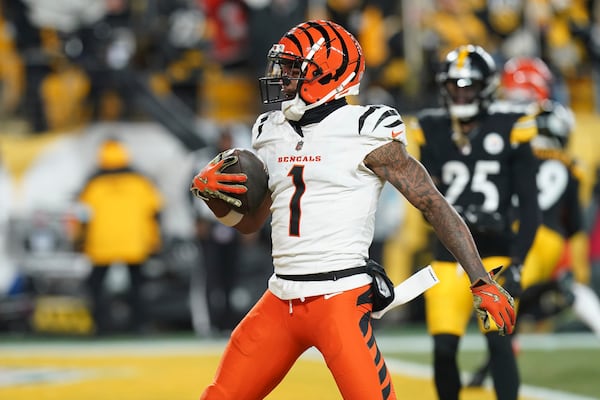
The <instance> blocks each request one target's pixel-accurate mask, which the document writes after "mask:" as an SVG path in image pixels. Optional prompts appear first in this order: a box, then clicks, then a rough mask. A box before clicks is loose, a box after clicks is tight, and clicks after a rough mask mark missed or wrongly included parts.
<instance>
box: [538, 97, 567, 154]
mask: <svg viewBox="0 0 600 400" xmlns="http://www.w3.org/2000/svg"><path fill="white" fill-rule="evenodd" d="M539 108H540V111H539V112H538V114H537V116H536V119H535V121H536V123H537V128H538V135H537V136H536V137H535V138H534V139H533V140H532V145H533V146H534V147H536V148H540V147H542V148H557V149H564V148H566V147H567V144H568V142H569V136H571V132H572V131H573V129H574V127H575V117H574V115H573V112H572V111H571V110H570V109H568V108H567V107H565V106H563V105H562V104H560V103H559V102H557V101H553V100H545V101H542V102H541V103H540V106H539Z"/></svg>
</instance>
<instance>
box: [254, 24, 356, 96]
mask: <svg viewBox="0 0 600 400" xmlns="http://www.w3.org/2000/svg"><path fill="white" fill-rule="evenodd" d="M267 60H268V65H267V71H266V74H265V76H264V77H262V78H260V79H259V82H260V89H261V97H262V101H263V103H265V104H268V103H279V102H282V101H286V100H291V99H292V98H294V97H295V96H296V95H298V96H299V98H300V99H301V100H302V101H303V102H304V103H305V104H307V105H313V104H315V105H319V104H323V103H326V102H328V101H331V100H334V99H339V98H341V97H344V96H348V95H356V94H358V90H359V86H360V80H361V79H362V76H363V73H364V70H365V61H364V57H363V53H362V49H361V47H360V44H359V43H358V41H357V40H356V39H355V38H354V36H353V35H352V34H351V33H349V32H348V31H347V30H346V29H344V28H343V27H341V26H340V25H338V24H336V23H334V22H331V21H325V20H314V21H308V22H304V23H302V24H299V25H297V26H296V27H294V28H292V29H291V30H290V31H289V32H287V33H286V34H285V35H284V36H283V37H282V38H281V39H280V40H279V42H278V43H276V44H274V45H273V47H271V50H270V51H269V53H268V55H267ZM293 80H296V81H298V86H297V90H296V92H294V93H288V92H285V91H284V90H283V87H284V86H287V85H289V84H290V82H291V81H293ZM310 108H312V107H310Z"/></svg>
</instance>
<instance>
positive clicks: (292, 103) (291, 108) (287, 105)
mask: <svg viewBox="0 0 600 400" xmlns="http://www.w3.org/2000/svg"><path fill="white" fill-rule="evenodd" d="M354 75H355V73H354V72H353V73H351V74H350V75H349V76H348V77H347V78H346V79H344V81H343V82H342V83H341V84H340V85H339V86H338V87H336V88H335V89H333V90H332V91H331V92H329V93H327V95H326V96H325V97H323V98H322V99H321V100H319V101H317V102H315V103H312V104H306V103H305V102H304V100H302V99H301V98H300V95H299V94H298V93H296V96H295V97H294V98H293V99H292V100H288V101H284V102H282V103H281V111H282V112H283V115H284V116H285V118H286V119H288V120H290V121H300V118H302V116H303V115H304V113H305V112H306V111H308V110H312V109H313V108H315V107H318V106H320V105H321V104H325V103H326V102H328V101H329V100H331V99H332V98H335V99H339V98H341V97H344V96H347V95H354V94H358V85H355V86H353V87H351V88H349V89H345V88H346V85H348V83H350V81H351V80H352V79H353V78H354Z"/></svg>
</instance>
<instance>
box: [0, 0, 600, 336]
mask: <svg viewBox="0 0 600 400" xmlns="http://www.w3.org/2000/svg"><path fill="white" fill-rule="evenodd" d="M316 18H326V19H331V20H334V21H336V22H338V23H340V24H342V25H343V26H345V27H346V28H347V29H348V30H349V31H350V32H352V33H353V34H355V35H356V37H357V38H358V40H359V42H360V43H361V44H362V46H363V50H364V53H365V58H366V66H367V69H366V76H365V77H364V78H363V81H362V82H363V84H362V87H361V94H360V95H359V97H358V98H356V99H353V100H354V101H355V102H357V103H385V104H388V105H391V106H394V107H396V108H397V109H398V110H399V111H400V112H401V113H402V115H403V116H404V118H405V119H407V118H410V117H411V116H412V115H413V113H415V112H416V111H418V110H420V109H422V108H423V107H428V106H435V105H438V101H439V99H438V90H437V87H436V84H435V72H436V71H437V69H438V64H439V62H440V61H441V60H442V59H443V57H444V56H445V55H446V53H447V52H448V51H449V50H451V49H453V48H455V47H457V46H458V45H461V44H466V43H472V44H478V45H481V46H483V47H484V48H485V49H486V50H487V51H489V52H490V53H491V54H492V55H493V56H494V58H495V60H496V62H497V64H498V66H502V65H503V64H504V63H505V62H506V61H507V60H509V59H510V58H512V57H516V56H531V57H539V58H541V59H543V60H544V61H545V62H546V63H547V64H548V66H549V67H550V68H551V70H552V74H553V85H554V88H553V93H554V96H555V98H556V99H557V100H558V101H560V102H562V103H563V104H565V105H567V106H569V107H571V109H572V110H573V111H574V112H575V115H576V129H575V133H574V135H573V136H574V137H573V140H572V141H571V142H570V145H571V149H570V151H571V152H572V153H573V154H574V156H576V157H578V158H581V159H582V161H583V166H584V168H585V169H586V180H585V182H584V185H583V186H582V194H581V197H582V201H583V202H584V204H585V205H586V207H587V208H588V214H586V221H587V222H588V226H589V232H590V234H592V233H594V234H595V235H596V236H591V237H595V242H594V240H591V241H590V252H589V254H581V255H579V256H580V257H585V258H589V259H590V261H592V263H591V265H592V268H594V269H595V270H596V271H597V272H596V274H595V276H600V272H599V271H600V265H598V263H599V262H600V261H599V260H600V243H599V241H600V234H599V233H598V232H599V231H600V222H598V221H600V219H599V218H598V215H599V214H600V213H598V212H596V211H597V209H598V202H599V201H600V189H598V187H599V186H598V184H597V181H598V179H597V173H596V169H597V168H598V165H600V161H599V160H600V157H598V156H597V155H596V154H595V153H596V150H597V149H598V148H599V147H594V144H598V143H600V142H599V141H598V140H597V139H595V136H594V135H597V133H596V132H595V130H596V129H597V128H596V127H597V126H600V125H597V123H599V122H600V118H599V116H598V114H599V112H600V1H597V0H514V1H505V0H488V1H485V0H462V1H461V0H424V1H408V0H405V1H400V0H86V1H80V0H3V1H0V146H1V147H0V166H1V169H2V177H1V180H0V194H1V198H0V202H1V204H0V225H1V226H2V228H1V234H0V240H1V243H0V331H6V332H17V333H19V332H21V333H22V332H38V333H52V334H76V335H89V334H93V333H99V332H100V331H101V329H99V328H98V326H97V325H98V324H97V322H98V316H97V315H95V312H97V310H94V309H93V307H92V306H91V305H90V304H91V301H90V298H91V293H96V292H94V290H91V289H90V286H89V285H87V284H86V282H87V283H88V284H89V283H90V282H89V278H90V276H91V275H92V274H91V273H90V271H91V270H92V269H95V268H96V267H93V264H94V262H93V261H91V260H92V259H93V257H90V254H89V252H88V251H86V249H85V246H84V245H82V241H83V240H85V239H88V238H89V237H86V236H85V235H83V233H82V232H83V231H84V230H85V228H87V227H88V226H89V223H90V218H91V217H90V215H92V214H91V213H90V209H89V208H86V206H85V205H84V204H82V202H81V198H80V197H78V196H79V195H80V194H81V192H82V191H83V190H84V187H86V186H85V185H86V184H87V183H89V182H90V178H91V177H96V174H97V168H98V167H99V164H98V163H100V159H99V158H98V157H99V156H98V149H99V148H100V147H101V146H102V145H103V144H104V143H106V141H107V140H108V139H111V140H117V141H119V142H120V143H121V144H123V145H124V147H125V151H127V152H128V156H127V157H128V160H129V159H130V161H131V168H132V169H134V170H136V171H137V172H140V173H143V174H144V176H147V177H148V179H149V180H150V181H151V182H152V184H153V185H155V186H156V189H157V190H158V192H159V193H160V196H162V197H163V198H164V201H162V200H161V201H162V204H161V207H160V212H158V213H157V215H152V216H149V217H148V218H156V221H157V222H158V228H157V232H156V233H155V234H156V235H157V239H160V240H158V241H156V242H155V244H157V245H156V246H155V247H154V248H152V249H150V248H148V249H147V252H146V254H145V255H144V257H143V259H137V260H136V261H135V262H134V263H133V264H135V265H137V264H139V265H137V267H136V268H138V271H140V270H141V274H138V273H136V275H135V276H134V275H129V274H127V271H128V269H129V271H130V270H131V268H129V267H128V266H127V265H128V263H127V261H126V260H122V259H121V260H119V259H115V260H108V261H107V260H104V261H103V262H102V263H104V264H110V269H109V268H107V269H106V270H107V271H108V274H107V276H106V277H103V278H106V279H104V281H103V282H101V283H98V282H97V281H96V282H95V285H96V286H95V288H96V289H97V288H98V285H100V286H103V287H104V289H106V293H107V294H106V296H107V297H106V298H105V299H104V300H103V301H104V302H106V305H107V307H105V310H104V311H103V312H104V314H105V315H104V316H103V317H102V318H104V320H106V319H107V320H108V322H106V321H105V323H106V324H107V325H106V329H102V331H104V330H106V331H107V332H118V331H126V330H135V331H136V332H153V331H161V330H179V329H184V330H194V331H195V332H196V333H198V334H200V335H211V334H220V333H226V332H228V331H229V330H231V329H232V328H233V327H234V326H235V324H236V323H237V321H239V319H240V318H241V316H243V315H244V313H245V312H246V311H247V310H248V307H250V305H251V304H253V303H254V301H255V300H256V299H257V298H258V296H259V295H260V294H261V293H262V291H263V290H264V289H265V287H266V280H267V279H266V278H267V277H268V276H269V275H270V273H271V268H272V267H271V260H270V253H269V251H270V248H269V246H270V238H269V232H268V226H265V231H264V232H261V233H260V234H257V235H240V234H239V233H237V232H236V231H235V230H233V229H231V228H228V227H225V226H223V225H221V224H219V223H217V222H216V221H215V220H214V218H212V216H211V214H210V212H207V209H206V208H205V207H204V206H203V204H202V203H201V202H199V201H198V200H196V199H193V198H192V197H191V196H190V194H189V193H188V188H189V182H190V180H191V177H193V175H194V174H195V172H196V171H197V170H198V169H199V168H200V167H201V166H203V165H204V164H205V163H206V162H207V161H208V160H210V159H211V158H212V156H213V155H214V154H216V153H217V152H219V151H221V150H223V149H226V148H229V147H234V146H242V147H248V146H249V143H250V126H251V124H252V123H253V122H254V120H255V118H256V116H257V114H258V113H260V112H263V111H265V108H264V106H263V105H262V104H261V103H260V101H259V95H258V84H257V78H258V77H260V76H262V75H263V73H264V68H265V65H266V53H267V51H268V49H269V48H270V47H271V45H272V44H273V43H275V42H276V41H277V40H278V39H279V38H280V37H281V35H282V34H283V33H285V31H287V29H288V28H289V27H290V26H294V25H296V24H297V23H299V22H302V21H304V20H306V19H316ZM597 146H600V145H597ZM124 166H125V165H121V164H119V166H118V167H115V168H113V170H111V173H113V172H115V170H117V171H119V172H122V171H121V169H122V168H123V167H124ZM129 167H130V165H129V164H128V165H127V168H129ZM384 193H386V192H384ZM132 196H136V195H135V194H134V195H132ZM394 196H395V194H394V193H390V194H389V196H388V195H387V194H386V195H385V196H384V197H383V198H382V201H383V202H385V206H382V207H381V210H382V211H381V213H382V216H380V217H381V219H380V220H379V221H380V222H379V223H378V231H377V237H376V240H375V242H374V246H373V248H372V251H373V253H374V254H375V255H376V256H375V257H374V258H379V260H380V261H382V262H383V263H384V264H385V265H386V268H388V270H389V273H390V276H391V277H392V279H393V280H394V281H395V282H396V283H398V282H399V281H400V280H402V279H404V278H406V277H408V276H409V275H410V273H411V272H412V271H413V270H414V268H417V267H418V266H423V265H425V264H426V263H427V262H428V261H427V260H428V254H429V252H428V235H429V232H428V231H427V228H426V227H425V226H424V224H423V222H422V220H420V216H417V215H413V211H414V210H412V209H411V208H410V207H407V206H406V205H405V204H404V202H403V199H401V198H399V197H397V196H396V197H394ZM130 200H131V199H130ZM129 204H130V207H136V205H135V201H132V202H130V203H129ZM131 204H133V205H131ZM115 207H117V206H115ZM112 218H114V219H115V221H114V222H113V226H114V227H115V228H114V229H120V228H121V227H122V225H124V223H123V221H124V218H125V217H124V216H123V215H122V214H119V213H113V216H112ZM594 218H595V219H594ZM384 222H385V223H384ZM108 236H111V235H110V234H109V235H108ZM112 236H115V235H112ZM109 261H110V262H109ZM142 261H143V262H142ZM130 272H131V271H130ZM596 284H597V283H596ZM597 285H598V284H597ZM598 286H600V285H598ZM598 286H596V289H599V287H598ZM132 288H133V289H135V290H136V293H137V294H136V296H138V297H135V296H134V298H133V300H132V299H131V296H130V295H129V294H130V292H131V290H132ZM98 296H99V294H98ZM140 303H141V304H142V305H141V306H140ZM140 307H142V308H143V310H144V312H143V316H144V318H143V320H142V319H140V318H138V317H139V316H140V311H139V310H140ZM422 319H423V311H422V304H420V300H417V301H415V302H413V303H412V304H411V305H410V306H408V307H406V308H405V309H402V310H399V311H398V312H397V313H396V315H395V316H393V315H392V316H391V317H390V320H405V321H420V320H422ZM131 321H135V324H134V326H133V327H132V326H131V323H130V322H131Z"/></svg>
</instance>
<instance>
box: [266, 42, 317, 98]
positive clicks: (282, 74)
mask: <svg viewBox="0 0 600 400" xmlns="http://www.w3.org/2000/svg"><path fill="white" fill-rule="evenodd" d="M283 50H284V48H283V46H282V45H280V44H274V45H273V47H272V48H271V50H270V51H269V54H268V55H267V60H268V63H267V69H266V73H265V76H264V77H262V78H259V81H260V83H261V84H260V90H261V98H262V100H263V103H264V104H270V103H279V102H282V101H286V100H291V99H293V98H294V97H295V96H296V93H297V90H298V87H299V86H300V85H301V81H305V80H306V78H305V77H304V75H305V71H303V70H302V66H303V63H304V62H306V63H307V65H311V63H312V64H314V63H313V62H312V61H310V60H304V59H302V58H301V57H298V56H294V55H291V54H288V53H285V52H283ZM305 70H306V68H305ZM293 82H296V83H295V85H292V83H293Z"/></svg>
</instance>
